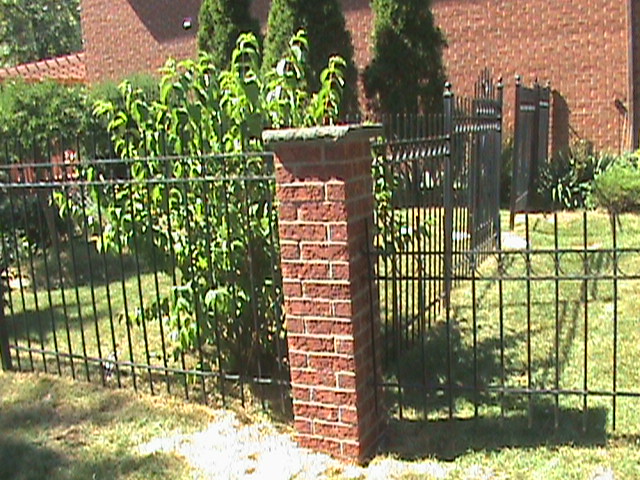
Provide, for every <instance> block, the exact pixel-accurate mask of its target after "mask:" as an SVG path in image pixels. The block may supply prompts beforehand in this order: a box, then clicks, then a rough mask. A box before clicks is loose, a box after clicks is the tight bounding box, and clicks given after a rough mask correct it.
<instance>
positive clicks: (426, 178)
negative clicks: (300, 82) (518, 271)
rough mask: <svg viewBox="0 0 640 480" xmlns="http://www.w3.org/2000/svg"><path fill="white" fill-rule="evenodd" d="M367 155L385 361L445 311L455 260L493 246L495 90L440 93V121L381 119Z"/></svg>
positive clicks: (485, 83)
mask: <svg viewBox="0 0 640 480" xmlns="http://www.w3.org/2000/svg"><path fill="white" fill-rule="evenodd" d="M383 121H384V123H383V125H384V127H385V128H384V131H385V137H384V138H383V139H381V140H380V141H378V142H376V143H375V144H374V146H373V150H374V177H375V189H376V191H375V194H376V200H377V207H376V217H377V218H376V222H377V236H376V238H375V245H374V250H373V252H371V253H372V255H373V257H374V258H373V261H374V263H375V264H376V266H375V281H376V282H377V283H378V287H379V292H380V297H379V303H380V312H381V320H382V325H383V329H384V338H385V339H386V342H387V346H388V348H387V349H386V350H385V355H384V358H385V359H386V361H387V362H389V361H391V360H392V359H394V358H396V356H397V355H398V354H399V353H400V352H402V351H403V350H404V349H406V348H407V347H409V346H411V345H412V344H413V343H414V342H415V341H417V339H418V338H419V337H421V335H423V332H424V331H426V330H427V329H428V328H429V327H430V326H431V324H432V322H433V319H434V318H435V316H436V315H437V314H438V312H439V311H440V309H441V308H442V305H443V304H444V305H446V304H447V303H448V299H449V296H450V292H451V289H452V286H453V284H454V281H455V278H456V275H462V274H463V273H464V272H468V271H469V262H468V259H467V258H466V257H465V256H464V255H461V254H460V253H459V252H462V251H467V250H473V251H476V252H481V251H483V250H486V249H492V248H494V247H495V246H496V245H498V244H499V238H500V222H499V177H500V158H501V149H502V87H501V85H494V84H493V82H492V80H491V78H490V77H489V75H488V73H487V72H483V74H482V75H481V77H480V78H479V80H478V83H477V85H476V93H475V96H474V98H471V99H466V98H456V97H454V95H453V93H452V91H451V89H450V87H448V88H447V90H446V92H445V96H444V99H443V113H442V114H433V115H427V116H411V115H397V116H385V117H383Z"/></svg>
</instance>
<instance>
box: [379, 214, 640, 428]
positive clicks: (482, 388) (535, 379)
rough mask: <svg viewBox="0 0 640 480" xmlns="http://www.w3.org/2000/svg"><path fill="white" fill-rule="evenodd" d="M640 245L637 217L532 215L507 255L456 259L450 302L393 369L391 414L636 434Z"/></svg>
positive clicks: (471, 254) (639, 421)
mask: <svg viewBox="0 0 640 480" xmlns="http://www.w3.org/2000/svg"><path fill="white" fill-rule="evenodd" d="M506 220H507V219H506V217H505V219H504V221H506ZM639 238H640V218H639V217H638V216H637V215H632V214H629V215H623V216H616V217H610V216H609V215H608V214H606V213H599V212H592V213H586V212H585V213H580V212H575V213H569V212H567V213H556V214H552V215H543V214H535V215H534V214H526V215H525V216H524V222H523V223H522V224H518V225H517V226H516V230H515V233H514V234H513V235H510V236H508V237H506V240H507V241H505V245H503V248H502V249H495V248H492V249H490V250H487V251H484V252H482V253H479V252H478V251H477V250H474V249H467V248H465V249H463V250H460V251H458V252H456V253H457V254H459V255H462V256H464V257H465V258H467V259H468V262H469V265H470V268H469V269H468V270H467V271H465V272H462V271H454V273H453V282H454V283H455V284H456V287H455V288H454V289H453V291H452V294H451V301H450V303H449V304H447V305H446V306H445V307H444V308H443V310H442V311H441V312H440V314H439V315H438V316H437V317H436V318H434V319H433V320H432V322H431V325H430V327H429V328H426V329H421V330H418V331H417V341H414V342H413V343H412V344H411V345H409V346H408V347H406V348H404V349H403V350H402V353H401V354H400V355H397V356H396V357H395V360H394V361H392V362H388V363H387V366H386V371H385V381H384V383H383V388H384V390H385V391H386V392H387V401H388V404H389V405H390V407H391V409H392V412H393V413H394V414H395V415H396V416H397V417H398V418H401V419H403V418H409V419H420V418H422V419H431V420H433V419H438V418H443V419H450V418H458V419H467V418H475V419H482V420H486V419H497V420H499V422H500V423H499V425H505V424H507V422H513V423H514V424H518V425H529V426H532V425H534V424H536V425H539V426H540V425H541V426H544V431H545V432H549V431H551V432H553V429H554V428H555V429H557V428H558V427H563V428H565V427H567V428H569V427H574V428H575V430H576V431H579V432H582V431H587V430H588V431H591V432H592V433H596V434H598V438H603V437H604V436H605V434H606V432H608V431H611V430H616V431H617V432H619V433H621V434H633V435H636V434H637V433H638V431H639V429H640V387H639V385H640V371H639V370H638V368H637V355H638V344H639V341H640V329H639V328H638V327H639V326H640V325H639V323H638V322H639V321H638V315H637V305H636V303H637V302H636V298H637V292H638V287H639V286H640V285H639V282H640V261H639V260H640V242H639V241H638V239H639ZM438 255H439V256H440V257H441V256H442V255H443V253H442V252H439V253H438ZM440 262H441V263H442V262H443V260H440ZM431 275H433V277H432V280H433V281H439V282H444V281H445V275H444V274H435V272H434V273H432V274H431ZM396 288H397V290H398V291H399V292H402V294H403V295H405V294H406V292H411V289H412V286H411V283H410V282H408V281H406V278H403V282H402V283H400V284H398V286H397V287H396ZM409 296H411V293H409ZM497 425H498V423H496V427H497ZM569 430H571V428H569Z"/></svg>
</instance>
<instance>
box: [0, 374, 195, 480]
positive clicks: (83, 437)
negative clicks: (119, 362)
mask: <svg viewBox="0 0 640 480" xmlns="http://www.w3.org/2000/svg"><path fill="white" fill-rule="evenodd" d="M10 383H11V382H10ZM12 385H13V386H12V387H9V388H7V389H6V393H7V394H8V395H9V396H8V397H7V398H8V399H9V400H8V401H7V402H2V408H1V409H0V479H3V480H4V479H7V480H9V479H11V480H42V479H48V480H63V479H64V480H76V479H77V480H84V479H91V478H172V472H176V471H178V472H180V471H183V466H182V465H181V464H182V463H183V462H182V461H181V460H180V459H178V458H177V457H176V456H174V455H172V454H163V453H159V454H154V455H152V456H141V455H139V454H138V453H137V451H136V449H135V448H132V446H131V442H130V441H129V440H128V439H127V438H126V437H125V435H128V432H129V431H130V427H127V424H129V423H130V422H131V421H137V420H136V419H137V418H144V416H145V415H146V416H151V415H150V412H149V411H147V410H145V407H137V406H136V405H137V404H136V403H135V401H133V402H132V401H131V400H130V399H128V398H127V397H125V396H124V395H121V394H112V393H109V392H107V391H104V392H100V391H97V390H93V389H90V388H89V389H88V390H87V391H86V392H85V391H83V390H84V389H83V388H82V387H81V386H77V387H76V386H73V387H72V388H70V390H71V391H66V390H65V387H64V384H59V382H58V381H57V380H55V379H54V378H51V379H48V378H47V377H38V378H36V379H35V381H33V382H28V383H13V384H12ZM79 394H80V395H83V394H85V395H86V397H85V399H79V397H78V395H79ZM0 400H1V398H0ZM149 421H150V422H152V423H153V422H154V421H157V419H153V418H151V419H150V420H149ZM120 429H122V430H120ZM115 438H117V440H114V439H115Z"/></svg>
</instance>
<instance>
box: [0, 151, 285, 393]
mask: <svg viewBox="0 0 640 480" xmlns="http://www.w3.org/2000/svg"><path fill="white" fill-rule="evenodd" d="M74 153H75V152H74ZM274 189H275V180H274V175H273V158H272V156H271V155H259V154H256V155H250V154H242V155H227V156H206V157H168V158H146V159H135V160H133V159H132V160H94V161H80V160H79V159H78V158H77V157H76V156H73V155H71V154H69V155H67V154H66V153H65V155H64V156H62V157H60V158H54V159H53V160H50V161H49V162H48V163H43V162H40V163H32V164H26V163H16V162H15V158H12V161H11V162H6V164H5V165H2V166H0V216H1V217H2V218H1V220H0V261H1V266H0V272H1V274H2V281H1V282H0V288H2V291H1V293H2V294H3V295H0V298H2V299H4V305H3V307H4V308H3V309H0V311H2V313H3V315H2V316H1V317H0V346H1V347H2V348H1V351H2V359H3V362H4V366H5V367H13V368H14V369H17V370H22V371H33V370H37V371H44V372H52V373H56V374H68V375H71V376H72V377H74V378H76V377H80V378H84V379H86V380H90V381H98V382H102V383H103V384H112V385H117V386H131V387H133V388H135V389H145V390H147V391H150V392H154V393H155V392H158V391H160V390H166V391H167V392H182V393H183V394H184V396H186V397H197V398H199V399H201V400H203V401H205V402H208V401H211V400H212V399H214V398H216V399H221V400H222V401H223V402H224V401H225V399H226V398H227V397H229V396H230V395H231V396H237V397H239V398H241V399H242V400H243V401H244V400H245V396H246V395H247V394H249V392H252V393H253V394H256V395H258V396H260V398H262V399H263V400H265V401H268V400H275V399H279V400H280V401H281V402H283V405H285V404H286V399H287V396H288V388H287V385H288V382H289V373H288V366H287V361H286V358H287V352H286V337H285V330H284V328H283V325H282V313H281V312H282V310H281V281H280V277H279V259H278V256H277V255H278V253H277V252H278V247H277V218H276V213H275V210H274V206H273V195H274ZM249 385H251V388H247V386H249Z"/></svg>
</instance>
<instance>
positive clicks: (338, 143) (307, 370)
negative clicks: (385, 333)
mask: <svg viewBox="0 0 640 480" xmlns="http://www.w3.org/2000/svg"><path fill="white" fill-rule="evenodd" d="M309 132H311V135H310V134H309ZM327 132H329V136H328V137H326V138H322V136H323V135H325V134H326V133H327ZM292 133H293V134H294V135H299V136H298V137H295V138H293V139H291V138H290V136H291V134H292ZM375 133H379V131H376V132H372V131H371V130H370V129H354V130H351V129H350V128H349V127H337V128H320V129H302V130H298V131H291V130H289V131H284V132H282V131H273V132H266V134H265V135H266V140H267V142H269V148H271V149H273V150H274V151H275V153H276V182H277V183H276V198H277V200H278V214H279V235H280V245H281V265H282V276H283V286H284V297H285V305H284V307H285V315H286V325H287V338H288V342H289V360H290V366H291V383H292V397H293V411H294V423H295V428H296V432H297V440H298V442H299V443H300V444H301V445H302V446H305V447H309V448H313V449H317V450H321V451H325V452H327V453H330V454H332V455H335V456H337V457H342V458H347V459H350V460H364V459H366V458H368V457H370V456H371V455H372V454H373V453H375V447H376V446H377V445H378V443H379V441H380V438H381V435H382V433H383V428H384V420H383V419H384V413H383V409H382V407H381V398H380V397H381V396H380V395H379V392H376V390H375V387H374V384H375V383H376V382H375V380H376V377H377V378H378V380H379V378H380V358H379V354H380V351H381V349H380V348H379V345H380V343H379V339H375V337H374V335H377V333H378V332H379V330H380V329H379V327H378V322H379V315H378V309H377V307H376V305H375V303H373V302H372V299H377V298H378V297H377V295H376V292H375V291H374V289H375V284H374V283H373V281H372V278H371V275H370V274H369V258H368V255H367V249H366V247H367V245H371V244H372V232H373V228H372V225H373V194H372V192H373V189H372V184H371V182H372V177H371V151H370V146H369V137H370V135H372V134H375ZM316 134H318V136H320V137H321V138H319V139H318V138H314V135H316ZM309 136H310V137H311V138H310V139H305V137H309ZM282 139H284V140H282ZM376 341H377V342H378V343H377V345H378V348H377V349H376V350H374V347H373V342H376ZM376 360H377V361H376Z"/></svg>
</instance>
